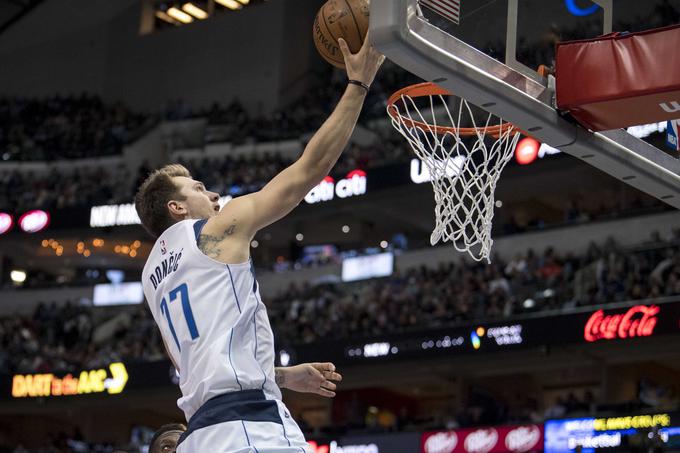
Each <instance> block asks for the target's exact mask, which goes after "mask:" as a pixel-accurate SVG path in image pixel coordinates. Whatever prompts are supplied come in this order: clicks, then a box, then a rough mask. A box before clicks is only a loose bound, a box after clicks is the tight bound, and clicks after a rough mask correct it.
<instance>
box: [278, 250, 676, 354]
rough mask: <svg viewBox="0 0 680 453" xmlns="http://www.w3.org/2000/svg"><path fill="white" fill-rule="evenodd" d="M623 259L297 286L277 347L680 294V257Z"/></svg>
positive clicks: (636, 254) (467, 267) (619, 254)
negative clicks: (350, 284)
mask: <svg viewBox="0 0 680 453" xmlns="http://www.w3.org/2000/svg"><path fill="white" fill-rule="evenodd" d="M679 242H680V237H676V238H675V239H674V240H673V242H672V244H673V245H672V246H670V244H669V243H665V244H664V243H663V242H656V243H655V245H651V244H647V245H646V246H645V247H643V248H642V249H641V250H639V251H638V250H625V249H622V248H620V247H619V246H617V245H616V243H614V242H613V241H609V242H608V243H606V244H601V245H595V244H593V245H592V246H591V247H590V249H589V250H588V252H587V253H586V254H585V255H583V256H575V255H571V254H569V255H558V254H556V253H555V252H554V251H553V250H552V249H547V250H545V251H544V252H543V253H536V252H534V251H532V250H529V251H527V252H526V253H524V254H522V255H518V256H516V257H514V258H513V259H510V260H508V261H504V260H502V259H499V258H495V259H494V260H493V261H492V263H491V264H490V265H485V264H475V265H471V264H466V263H463V262H460V263H454V262H449V263H445V264H441V265H440V266H439V267H438V268H427V267H424V266H423V267H420V268H414V269H407V270H397V271H396V272H395V273H394V274H393V275H392V276H391V277H389V278H387V279H386V280H376V281H374V282H373V283H370V284H366V285H360V286H358V287H356V288H355V287H352V288H346V287H342V286H317V287H311V286H309V285H307V286H303V287H299V286H296V285H291V287H290V288H289V289H288V290H287V291H286V292H284V293H283V294H281V295H280V296H279V297H277V298H276V299H275V300H273V301H271V303H270V307H271V308H270V314H271V318H272V324H273V327H274V330H275V332H276V333H277V335H278V339H279V343H282V342H286V341H291V339H294V341H302V342H304V343H312V342H316V341H320V340H322V339H323V340H331V339H339V338H348V337H351V338H357V337H361V336H377V335H385V334H393V333H399V332H403V331H407V330H413V329H421V328H423V326H427V327H441V326H445V325H449V324H451V323H456V322H462V321H468V320H472V319H481V318H483V319H490V318H502V317H507V316H512V315H517V314H520V313H525V312H531V311H543V310H551V309H562V308H573V307H578V306H585V305H593V304H603V303H608V302H618V301H625V300H638V299H647V298H658V297H663V296H671V295H678V294H680V249H678V243H679Z"/></svg>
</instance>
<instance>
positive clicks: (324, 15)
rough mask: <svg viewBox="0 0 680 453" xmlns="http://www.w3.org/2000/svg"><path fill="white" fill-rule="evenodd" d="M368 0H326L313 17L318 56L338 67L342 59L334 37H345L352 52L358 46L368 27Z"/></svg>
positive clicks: (336, 38) (362, 41)
mask: <svg viewBox="0 0 680 453" xmlns="http://www.w3.org/2000/svg"><path fill="white" fill-rule="evenodd" d="M368 16H369V5H368V0H328V1H327V2H326V3H325V4H324V5H323V6H322V7H321V9H320V10H319V12H318V13H317V15H316V19H315V20H314V30H313V31H314V44H315V45H316V49H317V50H318V51H319V53H320V54H321V56H322V57H323V58H324V60H326V61H327V62H329V63H330V64H332V65H333V66H336V67H338V68H344V67H345V60H344V58H343V57H342V51H341V50H340V46H339V45H338V38H342V39H344V40H345V41H347V45H348V46H349V48H350V50H351V51H352V53H356V52H358V51H359V49H361V46H362V44H363V43H364V38H365V37H366V32H367V31H368Z"/></svg>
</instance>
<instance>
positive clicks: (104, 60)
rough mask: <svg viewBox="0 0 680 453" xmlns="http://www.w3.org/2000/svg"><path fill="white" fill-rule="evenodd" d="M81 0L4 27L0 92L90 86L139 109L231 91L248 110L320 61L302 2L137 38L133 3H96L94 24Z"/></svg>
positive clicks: (225, 97)
mask: <svg viewBox="0 0 680 453" xmlns="http://www.w3.org/2000/svg"><path fill="white" fill-rule="evenodd" d="M314 1H315V2H317V3H319V4H321V2H320V1H318V0H314ZM87 3H88V2H87V0H73V1H70V2H44V3H43V4H41V5H40V6H38V7H37V8H36V9H35V10H34V11H33V12H32V13H31V14H30V15H29V16H28V17H27V18H26V19H25V20H23V21H20V22H19V23H17V24H15V25H14V26H13V27H12V28H11V29H10V30H8V31H7V32H6V33H5V34H3V39H2V44H0V58H1V59H2V61H3V71H1V72H0V95H9V96H12V95H13V96H50V95H54V94H78V93H82V92H90V93H94V94H98V95H100V96H102V97H103V98H104V99H105V100H108V101H118V100H120V101H123V102H125V103H126V104H128V105H130V106H131V107H133V108H135V109H137V110H144V111H158V110H159V109H160V108H161V107H163V106H164V105H165V104H166V103H167V102H168V101H169V100H173V99H183V100H185V101H186V105H187V106H188V107H190V108H199V107H207V106H209V105H211V104H212V103H213V102H221V103H223V104H224V103H228V102H231V101H232V100H233V99H234V98H238V99H239V100H240V101H241V102H242V103H243V104H244V106H245V107H246V108H247V109H248V110H250V111H251V112H256V111H258V110H265V111H268V110H271V109H273V108H275V107H276V106H277V105H278V104H279V102H280V101H281V99H280V93H281V92H282V91H283V90H284V89H286V92H288V93H290V92H293V91H295V90H297V91H298V92H300V91H304V88H305V87H306V85H305V83H303V82H300V83H294V82H295V81H297V80H303V81H304V77H303V76H304V74H306V73H308V72H309V71H310V70H311V69H312V66H314V65H320V64H323V63H321V62H320V61H319V60H320V59H319V58H316V57H314V58H312V55H314V52H315V50H314V47H313V46H314V45H313V42H312V38H311V26H312V20H313V15H314V12H315V10H316V8H315V7H310V2H268V3H265V4H261V5H253V6H252V7H247V8H244V9H243V10H242V11H239V12H237V13H224V14H219V15H217V16H215V17H213V18H211V19H209V20H206V21H204V22H200V23H194V24H191V25H189V26H184V27H180V28H176V29H170V30H163V31H159V32H157V33H151V34H148V35H143V36H142V35H140V34H139V23H140V17H141V2H130V1H125V2H121V3H119V5H118V7H112V6H106V5H105V3H106V2H102V1H101V0H98V1H96V2H92V3H96V4H97V5H99V4H101V5H100V6H102V9H103V12H101V13H100V14H99V15H97V18H98V20H96V21H95V20H90V18H88V20H85V18H84V17H86V16H87V13H83V14H80V13H79V10H80V9H81V8H83V9H85V11H86V12H87V11H90V9H93V7H92V5H88V4H87ZM109 3H117V2H109ZM121 5H122V6H124V7H121ZM81 16H83V18H82V20H81ZM69 22H72V23H73V26H72V27H69V26H67V25H65V24H68V23H69ZM36 30H41V33H40V34H36ZM43 30H44V32H43ZM302 30H304V32H302ZM291 31H293V32H291ZM36 35H39V36H36ZM74 55H75V56H77V58H74ZM293 88H294V89H293Z"/></svg>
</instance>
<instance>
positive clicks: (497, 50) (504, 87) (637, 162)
mask: <svg viewBox="0 0 680 453" xmlns="http://www.w3.org/2000/svg"><path fill="white" fill-rule="evenodd" d="M448 1H449V2H451V1H453V0H448ZM422 2H423V0H372V1H371V24H370V29H371V39H372V41H373V43H374V45H375V46H376V47H377V48H378V49H379V50H380V51H381V52H382V53H384V54H385V55H386V56H387V58H389V59H390V60H392V61H393V62H394V63H396V64H398V65H399V66H401V67H403V68H405V69H406V70H408V71H410V72H412V73H413V74H416V75H417V76H419V77H421V78H423V79H424V80H426V81H431V82H435V83H437V84H438V85H440V86H442V87H443V88H446V89H448V90H450V91H451V92H453V93H455V94H456V95H458V96H460V97H461V98H464V99H466V100H468V101H469V102H471V103H472V104H474V105H477V106H479V107H481V108H483V109H484V110H487V111H489V112H491V113H493V114H494V115H495V116H497V117H500V118H503V119H505V120H506V121H509V122H511V123H513V124H515V125H516V126H517V127H519V128H520V129H522V130H524V131H527V132H529V133H530V134H531V135H532V136H534V137H535V138H536V139H538V140H540V141H542V142H544V143H547V144H549V145H551V146H553V147H555V148H558V149H560V150H561V151H563V152H566V153H568V154H570V155H572V156H575V157H577V158H579V159H581V160H583V161H584V162H586V163H588V164H590V165H592V166H594V167H596V168H598V169H600V170H602V171H604V172H606V173H608V174H610V175H611V176H613V177H615V178H617V179H619V180H622V181H624V182H625V183H626V184H629V185H631V186H634V187H636V188H638V189H639V190H641V191H643V192H646V193H648V194H650V195H652V196H654V197H656V198H658V199H660V200H663V201H664V202H666V203H668V204H669V205H672V206H674V207H676V208H680V162H678V160H677V159H676V158H674V157H672V156H670V155H669V154H667V153H665V152H664V151H662V150H660V149H659V148H656V147H654V146H652V145H650V144H648V143H646V142H644V141H642V140H640V139H638V138H636V137H634V136H632V135H630V134H628V133H627V132H626V131H624V130H614V131H608V132H602V133H592V132H589V131H588V130H586V129H584V128H582V127H580V126H577V125H575V124H573V123H572V122H569V121H567V120H566V119H564V118H563V117H562V116H561V115H560V114H559V113H558V111H557V110H556V109H555V107H554V105H555V104H554V102H555V99H554V97H555V96H554V94H555V93H554V79H552V77H544V76H542V75H539V73H538V72H536V67H537V65H538V64H545V65H547V66H551V65H552V57H553V56H554V55H551V54H550V49H551V47H554V46H553V44H554V42H555V41H557V40H567V39H581V38H592V37H595V36H597V35H600V34H603V33H608V32H610V31H612V29H613V30H615V31H616V27H617V25H621V24H623V25H622V26H627V24H628V23H630V24H631V26H632V24H635V23H644V24H646V25H647V28H650V27H651V25H650V21H649V20H645V18H646V17H647V15H652V14H653V15H656V16H658V15H660V14H663V10H660V9H659V8H658V7H657V5H656V3H657V2H655V1H652V2H639V1H629V0H617V2H616V7H617V8H619V7H621V6H622V4H623V3H626V5H625V7H626V8H629V10H627V13H628V16H630V18H628V17H627V16H626V17H624V16H621V18H618V19H617V16H616V15H615V14H614V12H615V11H614V2H613V0H594V3H593V2H591V1H590V0H474V1H473V0H461V1H460V2H458V3H459V5H460V9H459V11H457V18H458V20H459V23H458V24H456V23H455V21H454V20H452V19H450V18H447V17H446V15H444V14H437V13H436V12H435V10H436V3H437V1H436V0H426V2H425V3H428V4H427V5H425V4H421V3H422ZM432 3H434V4H435V5H434V6H435V8H432ZM658 3H664V2H663V0H659V2H658ZM642 4H646V5H642ZM644 8H647V10H644ZM440 13H441V11H440ZM656 16H655V17H656ZM626 21H628V22H626ZM627 28H628V27H627ZM627 31H636V30H635V29H633V30H630V29H629V28H628V30H627ZM537 49H538V50H537ZM551 79H552V80H551ZM577 177H578V176H576V178H577Z"/></svg>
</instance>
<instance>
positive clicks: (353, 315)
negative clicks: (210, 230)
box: [0, 233, 680, 372]
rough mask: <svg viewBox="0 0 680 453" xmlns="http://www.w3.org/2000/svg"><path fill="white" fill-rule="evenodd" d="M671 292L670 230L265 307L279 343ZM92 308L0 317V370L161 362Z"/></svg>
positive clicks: (324, 289)
mask: <svg viewBox="0 0 680 453" xmlns="http://www.w3.org/2000/svg"><path fill="white" fill-rule="evenodd" d="M679 294H680V233H678V234H676V235H675V237H673V238H672V239H671V240H670V242H669V241H664V240H661V238H660V237H658V236H655V237H653V240H652V241H651V242H649V243H645V244H642V245H640V246H639V247H637V248H633V249H623V248H621V247H619V246H618V245H617V244H616V243H615V242H613V241H611V240H610V241H608V242H607V243H605V244H599V245H596V244H592V245H591V246H590V248H589V250H588V251H587V253H585V254H583V255H582V256H575V255H571V254H569V255H559V254H557V253H555V252H554V251H553V250H552V249H547V250H545V251H544V252H542V253H536V252H534V251H532V250H528V251H527V252H526V253H523V254H521V255H518V256H516V257H514V258H512V259H510V260H507V261H505V260H502V259H500V258H498V257H496V258H495V259H494V260H493V262H492V263H491V264H488V265H487V264H471V263H467V262H463V261H461V262H457V263H456V262H449V263H443V264H441V265H439V266H438V267H434V268H427V267H424V266H422V267H418V268H412V269H404V270H397V271H395V272H394V274H393V275H392V276H391V277H388V278H385V279H378V280H372V281H368V282H364V283H359V284H352V285H345V284H334V285H328V284H326V285H320V286H316V287H312V286H310V285H304V286H296V285H291V287H290V288H288V289H287V290H286V291H284V292H283V293H282V294H280V295H279V296H278V297H275V298H274V299H273V300H270V301H269V302H268V307H269V314H270V318H271V321H272V327H273V329H274V332H275V335H276V337H277V343H278V344H280V345H285V344H291V343H295V344H299V343H312V342H317V341H322V340H336V339H344V338H349V337H351V338H358V337H371V336H378V335H385V334H394V333H400V332H405V331H409V330H416V329H428V328H436V327H442V326H446V325H451V324H453V323H457V322H464V321H469V320H473V319H485V320H488V319H493V318H504V317H508V316H513V315H518V314H522V313H526V312H536V311H544V310H553V309H566V308H574V307H579V306H587V305H593V304H605V303H611V302H619V301H626V300H640V299H654V298H660V297H664V296H673V295H679ZM102 310H103V309H98V310H92V309H90V308H86V307H83V306H78V305H73V304H69V305H65V306H61V307H56V306H55V305H41V306H40V307H39V308H38V309H37V310H36V311H35V313H34V314H33V316H30V317H15V316H12V317H6V318H2V319H0V346H1V347H0V372H8V371H18V372H21V371H28V370H34V371H49V370H55V369H61V368H64V367H73V366H83V367H91V366H97V365H100V364H105V363H109V362H110V361H112V360H117V359H140V360H153V359H156V358H162V357H163V352H162V351H163V348H162V346H161V342H160V338H159V337H158V332H157V329H156V327H155V325H154V322H153V320H152V318H151V316H150V314H149V313H148V310H147V309H146V307H145V306H137V307H135V308H133V309H130V308H125V309H119V311H118V312H116V311H114V312H109V311H106V312H104V311H102ZM110 310H115V309H113V308H112V309H110Z"/></svg>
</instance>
